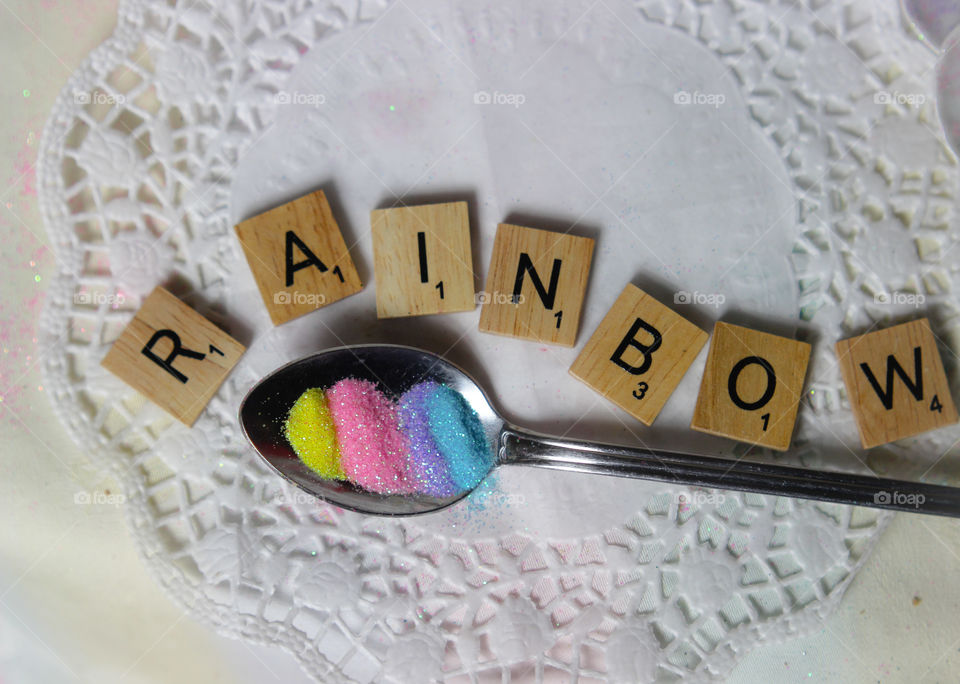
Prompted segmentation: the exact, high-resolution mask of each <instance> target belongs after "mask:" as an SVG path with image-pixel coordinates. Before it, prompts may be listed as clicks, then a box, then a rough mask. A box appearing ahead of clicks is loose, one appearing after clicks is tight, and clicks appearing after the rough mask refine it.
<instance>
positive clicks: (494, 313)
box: [480, 223, 594, 347]
mask: <svg viewBox="0 0 960 684" xmlns="http://www.w3.org/2000/svg"><path fill="white" fill-rule="evenodd" d="M593 244H594V241H593V240H591V239H590V238H585V237H578V236H575V235H567V234H564V233H555V232H552V231H548V230H537V229H534V228H524V227H523V226H514V225H511V224H508V223H501V224H500V225H499V226H498V227H497V234H496V237H495V238H494V242H493V254H492V256H491V259H490V272H489V274H488V276H487V286H486V289H485V290H484V291H483V292H482V293H480V296H481V298H482V301H483V308H482V309H481V312H480V330H481V331H482V332H488V333H494V334H497V335H507V336H509V337H518V338H521V339H525V340H536V341H538V342H547V343H550V344H559V345H563V346H567V347H572V346H573V344H574V343H575V342H576V339H577V329H578V328H579V326H580V311H581V308H582V306H583V297H584V294H585V293H586V289H587V279H588V277H589V275H590V262H591V260H592V258H593ZM557 260H559V266H558V265H557ZM525 264H527V265H529V266H531V267H532V269H533V270H534V272H535V273H536V274H537V277H538V278H539V280H540V285H541V289H542V290H543V292H544V293H545V294H547V295H550V296H548V297H547V298H546V299H547V300H550V299H551V298H552V301H546V302H545V301H544V297H543V296H542V295H541V293H540V292H539V291H538V290H537V288H536V287H535V280H534V278H533V276H532V275H531V272H530V269H528V268H524V265H525ZM520 272H522V273H523V278H522V283H521V289H520V292H519V297H518V300H517V302H516V303H515V302H514V301H512V295H513V294H514V289H515V285H516V283H517V277H518V273H520ZM554 273H556V279H555V280H554V279H553V276H554ZM551 283H553V285H554V287H553V288H551V287H550V285H551Z"/></svg>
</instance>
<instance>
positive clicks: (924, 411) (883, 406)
mask: <svg viewBox="0 0 960 684" xmlns="http://www.w3.org/2000/svg"><path fill="white" fill-rule="evenodd" d="M836 350H837V358H838V359H839V361H840V372H841V373H842V374H843V382H844V384H845V385H846V386H847V394H848V395H849V398H850V406H851V407H852V408H853V415H854V417H855V418H856V420H857V428H858V429H859V431H860V441H861V442H862V443H863V446H864V448H866V449H869V448H870V447H874V446H877V445H878V444H886V443H887V442H893V441H895V440H898V439H903V438H904V437H910V436H912V435H916V434H919V433H921V432H926V431H927V430H933V429H934V428H938V427H943V426H944V425H952V424H953V423H956V422H957V409H956V407H955V406H954V404H953V399H952V398H951V396H950V387H949V385H947V376H946V373H944V371H943V364H942V363H941V362H940V354H939V352H938V351H937V343H936V339H935V338H934V336H933V332H931V330H930V323H929V322H928V321H927V319H926V318H921V319H919V320H916V321H911V322H910V323H903V324H902V325H896V326H894V327H892V328H887V329H886V330H878V331H877V332H872V333H867V334H866V335H860V336H859V337H851V338H850V339H846V340H840V341H839V342H837V347H836Z"/></svg>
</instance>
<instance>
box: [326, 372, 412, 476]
mask: <svg viewBox="0 0 960 684" xmlns="http://www.w3.org/2000/svg"><path fill="white" fill-rule="evenodd" d="M327 400H328V401H329V404H330V412H331V414H332V415H333V420H334V423H335V424H336V428H337V437H338V438H339V441H340V463H341V465H342V467H343V470H344V472H345V473H346V474H347V477H348V478H349V480H350V481H351V482H353V483H354V484H357V485H360V486H361V487H363V488H364V489H368V490H370V491H373V492H379V493H382V494H412V493H413V492H415V491H416V489H415V486H414V483H413V482H411V481H410V480H409V479H408V478H407V472H406V463H407V460H408V458H409V456H408V453H409V446H408V444H407V440H406V438H405V437H404V435H403V434H402V433H401V432H400V429H399V425H398V421H397V411H396V406H395V405H394V403H393V402H392V401H390V399H388V398H387V397H386V396H384V395H383V394H382V393H381V392H380V391H379V390H378V389H377V388H376V386H375V385H374V384H373V383H372V382H369V381H367V380H358V379H356V378H346V379H344V380H341V381H339V382H338V383H336V384H335V385H334V386H333V387H331V388H330V389H329V390H327Z"/></svg>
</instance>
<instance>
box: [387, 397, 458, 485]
mask: <svg viewBox="0 0 960 684" xmlns="http://www.w3.org/2000/svg"><path fill="white" fill-rule="evenodd" d="M439 391H440V385H438V384H437V383H435V382H422V383H420V384H418V385H414V386H413V387H411V388H410V389H409V390H407V392H406V393H404V394H403V396H401V397H400V401H399V404H400V410H399V418H400V429H401V430H402V431H403V432H404V433H406V435H407V438H408V439H409V441H410V461H409V468H410V471H409V475H408V477H409V478H410V479H411V480H413V481H414V482H416V483H417V485H418V487H417V488H418V489H419V490H420V491H422V492H424V493H425V494H430V495H431V496H452V495H453V494H458V493H460V491H462V490H461V488H460V487H458V486H457V485H456V484H455V483H454V481H453V479H452V478H451V477H450V468H449V466H448V465H447V461H446V459H445V458H444V457H443V455H442V454H441V453H440V449H439V448H438V447H437V443H436V441H435V440H434V438H433V434H432V433H431V431H430V416H429V412H428V410H427V402H428V400H429V399H430V398H431V397H432V396H434V395H435V394H436V393H438V392H439Z"/></svg>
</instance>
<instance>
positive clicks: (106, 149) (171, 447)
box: [86, 18, 922, 674]
mask: <svg viewBox="0 0 960 684" xmlns="http://www.w3.org/2000/svg"><path fill="white" fill-rule="evenodd" d="M192 20H196V18H193V19H192ZM182 71H183V69H179V70H172V71H171V72H169V73H172V74H179V73H181V72H182ZM294 77H295V78H296V77H297V75H295V76H294ZM179 85H180V87H181V88H182V87H184V86H183V84H179ZM187 85H189V84H187ZM667 94H668V95H669V92H668V93H667ZM667 104H670V103H667ZM737 113H738V112H736V111H734V112H728V113H727V114H729V115H730V116H731V119H730V120H731V121H732V122H733V123H731V124H730V125H731V127H733V130H735V131H738V130H740V129H738V128H736V127H735V126H737V125H741V124H738V123H737V122H736V115H737ZM741 113H742V112H741ZM744 135H754V133H744ZM104 138H105V141H104V140H100V141H97V142H96V145H98V146H99V147H94V148H92V151H91V148H88V149H87V150H86V154H89V155H90V158H91V159H93V160H96V159H100V158H103V156H104V155H114V156H116V154H119V155H120V156H119V157H118V158H117V159H116V160H115V161H118V162H122V161H123V160H124V159H127V160H129V159H130V158H129V156H127V155H125V154H124V153H123V151H122V149H121V148H122V146H120V145H119V143H117V142H116V139H115V138H113V139H111V136H104ZM751 144H753V139H751ZM551 147H555V146H554V145H551ZM759 149H761V150H762V149H764V148H762V147H761V148H759ZM117 150H120V151H119V152H118V151H117ZM441 151H442V150H441ZM761 154H762V152H761ZM758 162H759V163H763V162H764V160H763V159H762V157H761V158H760V159H759V160H758ZM130 163H131V164H133V166H134V167H135V166H136V164H135V163H134V162H133V161H130ZM568 163H571V162H568ZM766 163H767V164H771V165H772V164H773V163H778V164H780V166H778V167H776V168H782V163H780V162H777V161H776V160H775V159H774V160H773V161H767V162H766ZM91 166H92V167H96V161H92V162H91ZM114 166H116V165H114ZM243 168H244V167H243V165H241V171H242V170H243ZM738 168H740V167H738ZM108 173H109V171H108ZM380 175H382V176H385V175H386V174H380ZM337 177H338V178H339V175H338V176H337ZM307 182H309V181H307ZM370 182H371V179H369V178H368V179H367V183H370ZM476 185H477V187H480V182H479V180H478V181H477V182H476ZM545 187H549V183H545ZM339 189H340V191H341V192H342V193H343V202H344V204H346V205H348V206H349V208H352V209H356V206H353V204H352V201H351V200H350V199H349V198H350V197H351V195H348V194H347V193H346V191H345V188H344V187H340V188H339ZM391 189H393V190H395V191H396V192H402V191H403V190H405V189H406V187H405V186H404V187H399V188H391ZM449 189H450V186H449V185H446V186H445V185H442V184H441V185H434V186H433V187H431V188H430V190H431V191H436V192H442V191H446V190H449ZM453 189H454V190H455V189H456V187H454V188H453ZM602 191H603V188H599V189H598V190H597V192H602ZM384 193H385V194H386V190H384ZM514 194H515V195H516V196H517V197H519V198H520V199H522V200H523V201H527V198H526V195H525V193H523V192H519V191H515V192H514ZM921 194H922V193H921ZM491 195H493V193H492V192H491ZM386 196H387V197H389V195H386ZM536 196H537V193H536V188H535V187H533V188H531V197H532V198H536ZM268 199H270V195H269V193H267V194H265V195H264V201H267V200H268ZM478 199H479V200H480V201H481V202H482V201H483V200H484V199H485V195H484V194H480V195H479V197H478ZM508 200H509V197H507V198H505V197H503V196H501V197H500V204H499V206H497V207H495V208H494V209H493V212H494V214H493V215H494V216H495V215H496V213H497V211H500V212H506V211H509V210H510V209H511V208H512V207H513V204H511V202H510V201H508ZM531 201H534V204H532V205H531V206H530V207H521V208H520V209H519V210H518V211H529V212H530V213H532V214H541V213H542V212H543V210H544V204H539V205H538V204H536V203H535V199H534V200H531ZM608 202H609V203H611V204H613V203H614V202H613V200H612V199H611V200H608ZM211 205H212V207H213V208H214V211H213V212H211V215H214V214H215V213H216V211H217V210H220V211H222V206H219V205H218V204H217V203H215V202H211ZM358 206H360V207H363V206H365V205H364V204H363V203H361V202H358ZM114 207H115V208H116V209H120V208H122V205H119V204H118V205H114ZM870 211H872V210H870ZM201 213H202V212H201ZM359 213H360V216H361V218H360V220H359V221H357V220H354V217H351V221H350V222H351V223H352V224H353V226H354V227H359V226H363V225H364V223H363V220H362V219H363V216H362V214H363V210H362V209H361V210H359ZM565 213H566V212H563V213H562V214H561V218H563V217H564V215H565ZM572 218H576V216H574V217H572ZM492 220H495V219H487V222H492ZM571 220H572V219H571ZM599 221H600V222H602V223H604V224H606V223H607V221H606V220H604V219H602V218H601V219H599ZM568 222H569V221H568ZM791 228H792V226H791ZM604 230H605V231H606V230H607V229H606V227H605V229H604ZM359 232H361V231H359V230H358V233H359ZM604 235H605V232H600V233H599V237H600V240H601V246H602V244H603V237H604ZM488 237H489V236H488ZM486 247H488V246H485V247H484V248H481V249H480V250H479V251H480V254H484V253H485V252H486V251H488V249H486ZM110 252H111V253H114V250H113V249H111V250H110ZM119 253H121V254H123V253H131V252H129V251H128V252H119ZM132 253H133V254H137V252H136V251H135V245H134V251H133V252H132ZM165 259H166V258H165V257H163V255H159V254H158V255H157V256H154V255H152V254H148V256H147V258H146V259H140V260H138V262H137V264H138V270H137V272H138V274H139V275H140V276H141V277H142V274H143V272H144V271H145V270H146V269H144V268H142V267H143V265H144V264H147V265H148V266H151V265H152V267H153V268H156V269H157V272H159V273H163V269H162V265H163V264H165V263H169V262H168V261H166V260H165ZM188 263H189V261H188ZM158 264H159V266H158ZM598 264H599V261H598ZM190 265H191V266H192V265H194V264H190ZM643 270H645V271H652V270H655V269H654V267H652V266H650V267H648V268H645V269H643ZM614 271H615V269H614ZM241 275H242V274H238V277H241ZM630 275H632V274H628V275H625V276H624V277H625V278H626V277H630ZM596 276H597V272H596V271H595V278H594V282H593V285H592V289H591V296H593V295H594V294H596V293H597V292H603V290H602V287H603V286H604V285H605V286H607V287H611V288H612V289H619V286H620V284H619V283H618V284H617V285H614V286H611V285H610V284H609V283H601V284H600V286H599V287H598V282H599V281H600V280H601V278H599V277H596ZM155 277H156V275H155ZM781 277H782V276H781ZM606 280H609V276H607V278H606ZM681 280H682V279H681ZM785 280H786V279H785ZM684 282H686V281H684ZM707 282H709V280H708V281H707ZM125 284H126V287H127V288H128V289H127V290H126V291H128V292H129V291H130V290H133V289H135V288H136V285H135V284H134V283H132V282H125ZM671 284H672V285H676V284H677V283H671ZM691 289H692V288H691ZM369 294H370V293H369V291H368V293H367V295H369ZM239 296H242V293H241V295H239ZM365 296H366V295H365ZM745 308H747V307H745ZM749 310H751V311H754V312H756V311H758V307H757V306H756V305H753V306H750V307H749ZM601 312H602V306H601ZM763 312H764V313H766V314H768V315H770V314H783V315H789V314H790V312H789V311H777V310H776V308H773V309H772V310H770V309H768V310H765V311H763ZM228 313H229V314H231V315H239V312H238V311H237V310H236V309H228ZM594 313H595V314H596V312H594ZM597 315H598V314H597ZM304 320H308V319H304ZM815 322H816V321H815ZM250 324H251V325H252V326H254V327H256V325H257V321H256V320H254V321H251V322H250ZM472 325H473V323H472V322H469V323H465V324H464V329H466V327H471V326H472ZM591 328H592V324H591V323H590V322H589V321H585V329H586V330H589V329H591ZM308 330H309V328H308ZM364 332H365V331H363V330H362V329H361V333H364ZM366 334H371V333H369V332H367V333H366ZM303 337H304V336H302V333H301V338H300V339H299V340H280V341H279V346H280V348H281V350H282V351H281V354H290V353H294V352H297V351H298V350H297V349H287V348H284V345H293V346H296V345H298V344H301V345H302V344H307V343H305V342H304V341H303ZM453 339H456V338H455V337H454V338H452V339H451V342H452V341H453ZM478 339H479V338H478ZM484 342H486V340H484ZM477 344H478V348H479V349H480V351H476V348H475V349H473V350H471V352H474V353H475V355H476V356H478V357H479V361H480V363H481V364H482V365H484V366H485V367H486V366H487V365H488V363H487V361H488V359H489V356H488V355H489V354H490V353H491V352H490V351H486V352H484V351H483V348H482V347H479V341H478V343H477ZM491 344H493V343H491ZM501 345H502V346H504V347H506V346H508V345H507V343H499V344H495V345H494V346H496V347H498V349H497V350H496V351H498V352H499V351H500V350H499V347H500V346H501ZM317 346H322V344H318V345H317ZM313 348H314V346H313V340H311V342H310V343H309V345H308V349H313ZM308 349H304V350H300V351H305V350H308ZM517 349H519V346H518V348H517ZM523 351H526V350H523ZM459 353H461V354H462V353H463V352H462V351H460V352H459ZM274 358H275V362H274V361H273V360H271V362H270V363H271V364H272V365H277V364H278V363H279V362H280V361H281V360H283V359H285V358H288V356H286V355H284V356H281V357H280V358H276V357H274ZM525 363H527V361H525ZM553 374H555V373H553ZM532 377H534V375H533V374H532ZM537 377H539V376H537ZM543 377H551V375H549V374H548V375H545V376H543ZM98 380H102V379H100V378H98ZM104 382H105V381H104ZM494 384H496V379H494ZM571 387H572V388H573V391H577V390H578V388H576V387H575V386H573V385H571ZM498 389H500V388H498ZM521 389H523V388H516V390H521ZM516 390H514V391H511V390H508V392H509V396H511V397H513V396H515V391H516ZM500 391H501V393H502V392H503V389H500ZM581 391H582V390H581ZM227 396H229V394H227ZM521 399H522V394H521ZM507 408H508V410H509V409H510V407H509V406H507ZM556 408H558V409H563V408H566V410H568V411H569V403H564V405H563V406H557V407H556ZM596 408H597V409H598V413H597V414H596V416H595V417H597V416H601V417H602V416H604V415H608V414H606V413H605V412H602V411H600V407H596ZM682 409H683V407H682V406H681V407H680V408H679V413H682ZM524 410H528V411H529V410H530V409H529V408H527V407H525V406H524V405H522V404H521V405H520V407H519V409H515V410H514V411H513V413H514V414H515V415H516V417H518V418H523V417H526V416H523V415H522V412H523V411H524ZM145 411H147V412H148V413H149V409H145ZM554 415H555V414H553V413H544V414H542V416H541V415H533V416H531V417H532V418H542V419H544V420H548V419H550V418H552V417H553V416H554ZM561 415H562V414H561ZM577 415H579V414H577ZM142 417H143V411H141V412H140V414H139V415H138V419H142ZM666 417H667V416H665V418H666ZM590 422H591V421H587V420H585V421H584V423H585V425H584V427H585V428H588V427H590ZM611 422H612V421H611ZM594 425H595V427H594V429H596V430H598V431H600V432H601V433H602V434H605V435H609V426H604V425H602V424H597V423H594ZM544 427H550V426H549V424H546V423H545V424H544ZM847 428H848V429H849V425H847ZM667 435H668V436H669V432H668V433H667ZM608 438H609V437H608ZM169 439H170V442H169V443H168V444H167V449H166V451H165V453H166V455H167V456H168V460H169V458H170V457H172V458H175V457H176V456H178V455H182V454H183V453H185V452H186V451H187V450H188V448H190V447H192V448H194V449H196V446H197V443H196V442H195V440H194V439H192V438H188V440H187V441H188V442H190V443H189V444H188V443H186V442H184V441H183V439H185V437H184V435H176V434H174V435H173V436H171V437H169ZM204 440H205V441H206V445H207V446H213V447H218V446H220V445H221V444H222V442H221V441H220V440H221V436H218V435H217V434H216V433H212V434H211V433H209V431H208V433H207V434H206V436H205V437H204ZM200 446H203V445H202V444H201V445H200ZM176 464H177V465H175V468H177V470H178V475H179V476H180V479H183V480H187V479H190V478H192V477H196V478H200V477H203V476H204V475H205V473H206V471H205V470H204V468H203V465H199V466H198V465H197V464H187V463H183V464H182V465H181V464H180V461H176ZM205 465H207V466H209V465H210V464H209V463H207V464H205ZM251 465H252V464H251ZM191 469H193V470H196V471H197V472H191ZM632 484H633V489H632V490H631V491H632V492H634V496H639V494H638V493H639V492H641V491H643V490H642V489H638V488H637V486H636V483H632ZM557 486H568V485H567V483H559V482H558V483H557ZM608 486H613V485H607V483H606V482H605V483H604V485H603V488H604V491H609V490H608ZM647 491H648V492H650V491H651V490H650V489H649V488H648V490H647ZM645 496H646V497H649V493H648V494H646V495H645ZM218 498H220V499H221V500H222V499H223V497H218ZM135 505H136V502H134V506H135ZM798 510H800V511H801V514H802V508H801V509H798ZM511 513H512V511H508V514H511ZM701 515H706V512H705V511H703V512H701V513H698V516H701ZM495 517H496V518H497V520H498V521H499V522H502V518H503V517H504V516H503V515H502V514H498V515H497V516H495ZM474 519H475V516H474ZM697 519H698V517H697V516H695V517H694V518H693V520H697ZM798 520H799V518H796V517H795V516H793V515H791V520H790V522H791V523H793V522H797V521H798ZM524 522H529V521H526V520H525V521H524ZM821 522H822V521H821ZM791 526H792V527H796V528H798V529H799V528H800V527H801V526H800V525H799V524H798V525H795V526H794V525H791ZM678 527H681V528H682V525H681V526H678ZM820 527H822V528H824V529H826V528H828V527H829V525H826V526H825V525H820ZM274 531H275V530H274ZM141 533H142V534H148V535H149V534H150V530H146V529H145V530H142V531H141ZM680 534H683V532H682V530H681V531H680ZM221 538H222V535H217V534H212V535H211V537H210V538H209V539H207V537H204V539H207V541H208V542H209V543H210V544H212V545H213V546H217V544H215V543H214V542H217V541H218V539H221ZM234 541H240V540H239V539H238V540H234ZM261 541H262V539H261ZM227 543H231V544H232V543H233V541H231V540H227ZM695 546H696V545H695ZM701 546H702V545H701ZM808 548H812V547H808ZM581 555H582V554H581ZM203 556H204V554H203V553H202V552H201V553H199V554H198V558H197V559H198V560H200V558H201V557H203ZM216 559H217V563H220V562H221V561H222V558H221V557H220V556H217V557H216ZM228 560H229V559H228ZM265 562H266V561H265ZM259 564H260V563H258V565H259ZM267 564H268V565H271V566H272V565H274V564H273V563H267ZM814 565H816V563H814V562H808V563H807V566H808V570H809V571H810V572H815V570H813V566H814ZM702 566H703V563H694V564H692V567H702ZM222 569H223V568H222V567H221V568H219V569H217V568H213V569H212V570H211V569H210V568H208V570H211V572H216V571H222ZM201 570H203V569H202V567H201ZM684 570H685V574H686V575H689V576H692V577H694V578H695V577H696V575H695V573H694V571H693V570H692V569H691V566H685V567H684ZM278 572H279V573H280V574H282V571H281V570H280V569H279V568H273V569H272V570H270V572H269V575H268V576H267V577H268V579H267V581H271V580H270V579H269V577H274V578H277V573H278ZM318 572H320V570H319V569H318ZM321 575H322V573H321ZM708 576H709V575H708ZM257 579H262V578H257ZM273 581H274V582H275V581H276V579H274V580H273ZM695 584H699V585H708V584H709V583H707V582H705V581H703V580H702V579H701V581H699V582H697V583H695ZM307 593H308V594H309V593H310V592H307ZM308 600H311V601H319V602H323V601H329V600H330V598H329V597H326V596H323V595H320V596H314V597H308ZM503 607H505V608H509V609H510V610H511V611H512V612H511V614H516V615H517V617H518V620H517V621H516V623H517V624H521V625H522V624H524V620H521V619H519V617H520V615H521V613H523V614H525V613H524V609H523V607H522V605H521V606H520V607H519V608H518V607H516V606H514V605H512V604H510V603H504V604H503ZM518 611H519V612H518ZM503 612H504V611H501V613H503ZM535 622H536V620H534V623H535ZM758 622H762V621H758ZM625 627H629V625H627V626H625ZM531 629H534V630H535V631H536V633H537V634H542V632H543V630H542V629H541V628H535V627H530V628H528V629H527V630H526V633H527V634H531V633H532V632H530V630H531ZM641 629H642V633H643V635H645V636H646V637H647V638H649V634H650V632H649V629H647V628H646V626H645V625H643V624H642V622H641ZM421 631H423V630H421ZM427 631H429V630H427ZM549 634H550V631H549V630H548V631H547V636H542V639H541V640H547V641H549ZM413 637H416V639H414V638H413ZM411 639H412V640H414V641H415V642H416V643H418V644H420V647H422V648H426V649H429V648H430V647H431V645H430V643H429V641H430V640H429V638H426V637H425V636H424V635H423V634H419V633H415V634H414V635H413V636H412V637H411ZM533 641H535V642H536V641H538V639H533ZM616 643H617V642H616V640H613V638H611V641H610V645H609V647H608V648H609V650H610V652H611V653H610V655H611V658H610V667H612V668H613V674H616V673H617V672H621V673H623V672H627V671H629V670H622V669H621V670H617V668H636V667H642V666H643V665H644V663H639V664H638V663H629V662H627V663H625V662H624V661H623V659H622V658H617V657H616V655H615V653H616V648H615V647H616ZM499 648H500V649H501V652H502V653H503V654H510V653H512V651H511V648H512V646H511V644H510V642H509V641H503V640H501V641H500V643H499ZM398 664H399V663H398Z"/></svg>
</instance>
